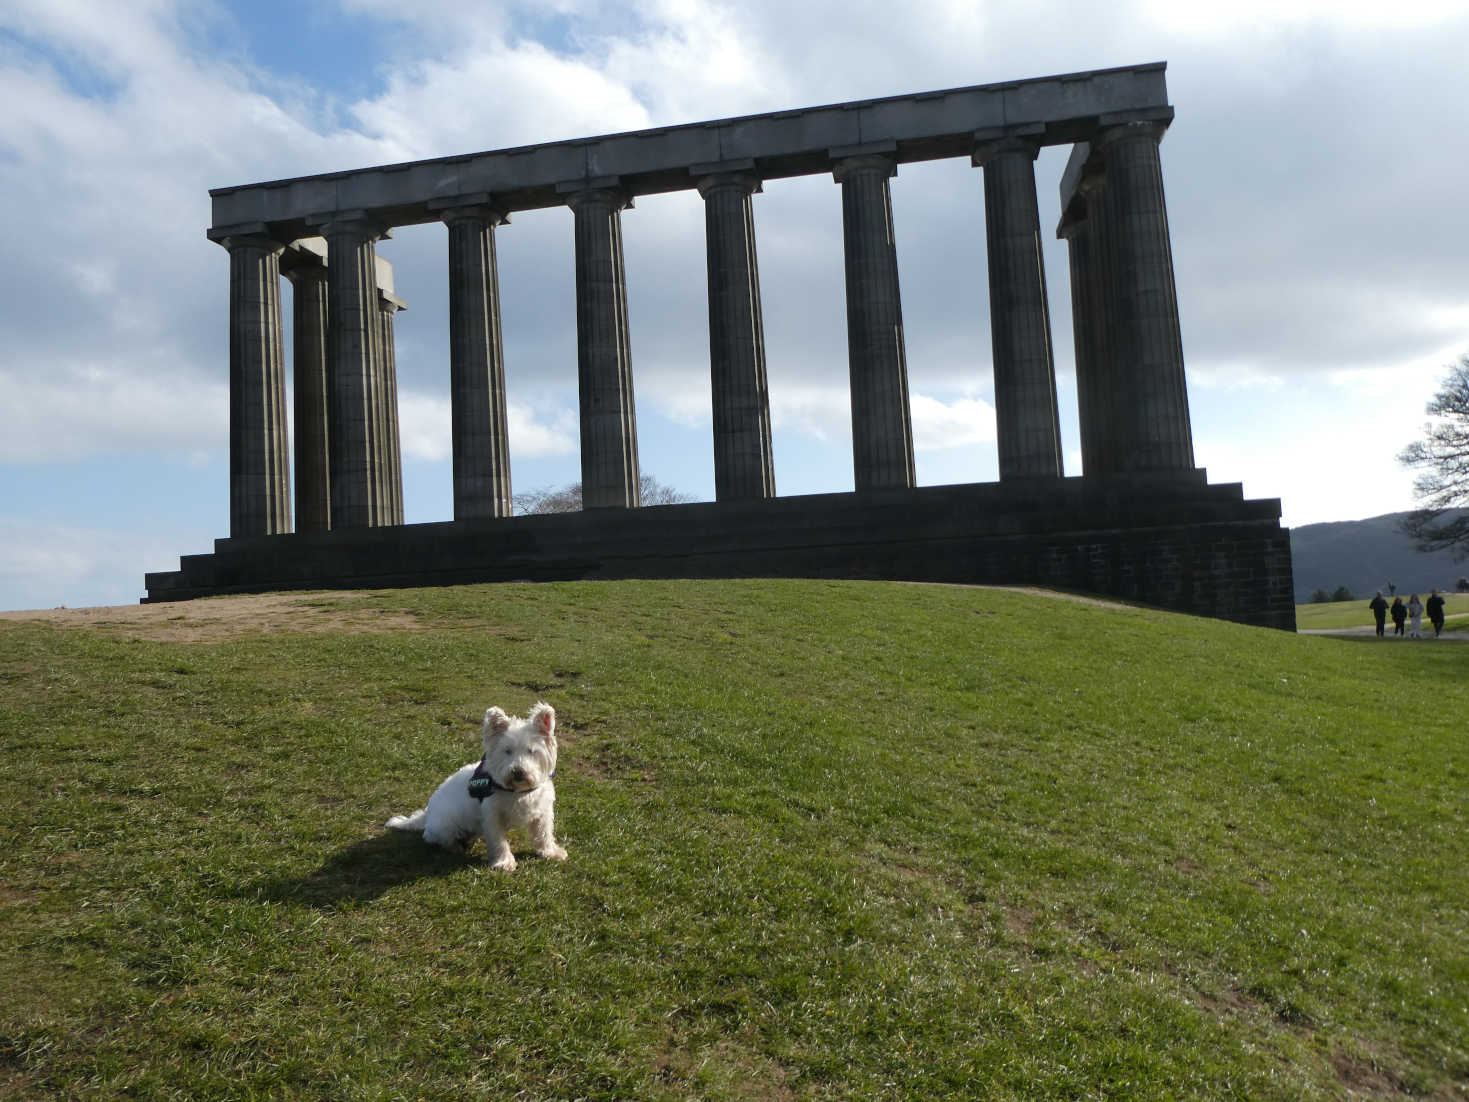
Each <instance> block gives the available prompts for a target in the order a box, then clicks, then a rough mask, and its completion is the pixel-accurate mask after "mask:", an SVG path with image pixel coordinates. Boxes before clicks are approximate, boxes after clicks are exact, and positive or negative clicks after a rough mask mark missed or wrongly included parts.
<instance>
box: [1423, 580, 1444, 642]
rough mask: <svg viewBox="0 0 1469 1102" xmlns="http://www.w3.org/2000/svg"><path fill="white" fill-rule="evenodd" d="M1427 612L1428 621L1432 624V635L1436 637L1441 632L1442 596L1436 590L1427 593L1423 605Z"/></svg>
mask: <svg viewBox="0 0 1469 1102" xmlns="http://www.w3.org/2000/svg"><path fill="white" fill-rule="evenodd" d="M1423 610H1424V611H1425V612H1427V613H1428V622H1429V623H1430V624H1432V625H1433V637H1434V638H1435V639H1437V638H1438V637H1439V636H1440V635H1442V634H1443V598H1442V597H1440V596H1439V593H1438V590H1436V589H1435V590H1434V591H1433V592H1432V593H1430V594H1429V595H1428V602H1427V603H1426V604H1425V605H1424V606H1423Z"/></svg>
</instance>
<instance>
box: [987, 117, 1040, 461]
mask: <svg viewBox="0 0 1469 1102" xmlns="http://www.w3.org/2000/svg"><path fill="white" fill-rule="evenodd" d="M1039 151H1040V145H1039V144H1038V143H1037V142H1035V141H1033V140H1028V139H1023V138H1022V139H1014V138H1012V139H1005V140H1001V141H995V142H988V143H986V144H984V145H981V146H980V147H979V148H978V149H976V150H975V153H974V158H973V163H974V164H975V165H976V166H982V167H983V169H984V215H985V241H986V245H987V252H988V255H989V274H990V337H991V341H992V345H993V349H994V379H995V423H996V429H997V432H998V437H999V459H1000V481H1002V482H1003V481H1005V480H1006V479H1010V478H1059V477H1060V476H1061V418H1060V414H1059V412H1058V410H1057V405H1056V369H1055V364H1054V361H1053V359H1052V354H1051V318H1050V312H1049V308H1048V306H1047V303H1046V272H1045V267H1044V264H1043V261H1042V259H1041V227H1040V213H1039V209H1038V207H1037V205H1036V198H1035V172H1034V169H1033V162H1034V161H1035V158H1036V154H1037V153H1038V152H1039Z"/></svg>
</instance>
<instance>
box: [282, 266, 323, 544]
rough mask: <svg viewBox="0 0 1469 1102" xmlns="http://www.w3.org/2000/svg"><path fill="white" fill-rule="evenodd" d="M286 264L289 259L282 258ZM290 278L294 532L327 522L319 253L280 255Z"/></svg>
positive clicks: (315, 528) (320, 529)
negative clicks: (294, 411) (294, 470)
mask: <svg viewBox="0 0 1469 1102" xmlns="http://www.w3.org/2000/svg"><path fill="white" fill-rule="evenodd" d="M287 259H289V261H290V263H289V264H287V263H286V260H287ZM281 267H282V271H283V272H284V273H285V276H286V278H287V279H289V280H290V281H291V287H292V292H291V329H292V350H291V351H292V355H291V361H292V373H293V375H294V380H295V381H294V386H293V390H294V398H295V410H296V531H298V532H325V531H326V530H327V529H329V528H330V527H331V526H332V524H331V504H332V499H331V476H330V473H329V472H330V469H331V468H330V458H329V457H330V450H329V445H328V437H327V407H328V390H327V384H326V377H327V278H326V264H325V262H324V260H323V258H322V257H320V256H317V255H316V254H315V253H314V252H310V251H309V250H306V249H298V248H296V247H294V246H293V248H292V249H291V250H290V251H288V252H287V254H286V257H284V258H283V259H282V266H281Z"/></svg>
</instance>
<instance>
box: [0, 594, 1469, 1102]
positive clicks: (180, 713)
mask: <svg viewBox="0 0 1469 1102" xmlns="http://www.w3.org/2000/svg"><path fill="white" fill-rule="evenodd" d="M245 600H247V601H248V600H250V599H245ZM274 600H275V602H276V603H275V604H274V605H272V606H270V613H269V615H268V616H267V615H265V614H264V613H262V614H261V616H260V618H259V619H258V620H255V621H252V620H251V619H250V617H249V616H244V615H241V613H240V609H241V608H242V607H245V608H248V607H250V606H248V605H245V606H242V605H241V604H240V603H239V602H238V601H237V600H236V599H224V600H219V601H200V602H191V603H189V604H186V605H179V606H147V612H146V614H145V613H143V612H135V611H134V610H123V611H126V612H128V613H129V614H128V615H127V616H124V615H122V612H119V614H118V615H117V616H116V617H112V618H109V617H101V618H100V619H99V618H96V617H94V618H93V621H92V622H90V623H85V622H78V623H75V624H73V625H71V626H57V625H56V624H46V623H19V624H17V623H13V622H5V623H0V685H3V686H4V689H3V692H4V696H3V700H4V704H5V706H4V708H3V709H0V740H3V745H4V747H5V749H6V752H5V754H4V755H3V756H0V793H3V801H4V802H3V816H0V824H3V825H0V961H3V964H0V1096H6V1095H9V1096H12V1097H25V1098H66V1099H78V1098H80V1099H88V1098H114V1097H123V1096H126V1097H150V1098H154V1097H188V1098H287V1097H289V1098H320V1099H378V1098H404V1097H425V1098H430V1097H432V1098H437V1097H483V1098H517V1097H524V1098H535V1099H562V1098H565V1099H572V1098H598V1099H600V1098H606V1099H612V1098H639V1099H682V1098H689V1097H699V1098H716V1099H717V1098H731V1099H750V1098H760V1099H785V1098H832V1099H836V1098H842V1099H849V1098H883V1099H892V1098H914V1099H919V1098H922V1099H930V1098H943V1097H953V1098H1057V1097H1071V1098H1091V1097H1139V1098H1148V1097H1156V1098H1228V1097H1234V1098H1241V1099H1244V1098H1248V1099H1272V1098H1278V1099H1298V1098H1303V1097H1345V1096H1347V1095H1348V1094H1352V1093H1355V1094H1358V1095H1371V1096H1377V1097H1396V1096H1408V1095H1434V1096H1436V1097H1440V1098H1454V1097H1463V1096H1464V1094H1465V1092H1466V1090H1469V1051H1466V1041H1465V1038H1469V911H1466V906H1469V904H1466V900H1469V833H1466V821H1465V820H1466V801H1465V795H1466V790H1469V765H1466V762H1465V755H1464V747H1465V737H1464V726H1463V717H1464V716H1465V715H1466V714H1469V688H1466V685H1469V678H1466V677H1465V671H1466V665H1469V647H1465V646H1463V645H1459V644H1439V645H1436V646H1430V645H1422V646H1412V647H1409V646H1391V647H1384V646H1378V645H1373V644H1371V643H1367V644H1364V643H1359V642H1354V641H1350V640H1339V639H1330V638H1320V637H1302V636H1296V635H1291V634H1286V633H1281V632H1273V631H1268V630H1262V629H1251V628H1245V627H1241V626H1238V625H1232V624H1225V623H1220V622H1217V621H1211V620H1203V619H1195V618H1190V617H1184V616H1178V615H1171V614H1165V613H1157V612H1152V611H1147V610H1140V609H1120V608H1115V607H1104V606H1100V605H1097V604H1092V603H1084V602H1075V601H1069V600H1062V599H1057V598H1052V597H1046V596H1039V595H1027V594H1024V593H1019V592H1013V591H1001V590H983V589H968V588H960V587H940V586H915V585H899V584H885V583H839V582H809V581H780V582H751V581H746V582H628V583H568V584H555V585H542V586H529V585H524V586H521V585H505V586H481V587H466V588H458V589H444V590H413V591H399V592H388V593H377V594H336V595H320V596H311V597H300V598H277V599H274ZM261 624H266V625H269V627H270V630H268V631H262V630H257V628H258V625H261ZM538 698H543V699H546V700H548V701H550V702H551V703H553V704H554V705H555V706H556V708H557V709H558V712H559V715H560V724H561V726H560V733H561V736H562V753H561V761H560V765H559V772H558V776H557V790H558V797H559V799H558V834H559V835H561V837H562V840H563V841H564V842H565V844H566V846H567V847H568V849H569V850H570V852H571V857H570V860H569V861H567V862H566V863H565V864H555V863H551V862H546V861H539V860H536V859H534V858H533V857H528V858H527V859H525V860H522V862H521V867H520V869H519V870H518V871H516V872H514V873H512V874H497V873H492V872H490V871H489V870H487V869H485V868H484V867H483V866H482V865H479V864H477V863H476V862H475V861H472V860H465V859H462V858H457V857H452V856H449V855H447V854H442V853H439V852H437V851H433V850H430V849H429V848H427V847H425V846H424V845H423V844H422V842H421V841H420V840H418V839H417V838H416V837H413V836H405V835H399V834H388V833H386V832H384V831H383V830H382V829H381V826H380V824H381V823H382V821H383V820H384V819H385V818H386V817H387V816H388V815H389V814H390V813H392V812H397V811H406V810H409V809H411V808H413V807H416V806H418V805H419V804H420V803H421V802H422V801H423V799H424V798H425V797H426V796H427V794H428V793H429V792H430V791H431V790H432V789H433V787H434V786H435V785H436V784H437V783H438V781H439V780H440V779H442V777H443V776H445V775H446V774H447V773H448V772H449V771H450V770H452V769H453V768H455V767H457V766H458V765H460V764H462V763H463V762H465V761H468V760H471V759H473V758H474V757H477V756H478V749H477V730H476V725H477V721H478V717H479V715H480V714H481V713H482V712H483V709H484V708H485V706H486V705H488V704H491V703H498V704H501V705H503V706H505V707H506V708H507V709H508V710H510V711H513V712H517V713H520V714H524V712H525V711H526V709H527V708H528V707H529V706H530V705H531V704H532V703H533V702H534V701H535V700H536V699H538ZM522 852H523V851H522Z"/></svg>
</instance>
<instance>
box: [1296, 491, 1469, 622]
mask: <svg viewBox="0 0 1469 1102" xmlns="http://www.w3.org/2000/svg"><path fill="white" fill-rule="evenodd" d="M1407 515H1408V514H1407V513H1387V514H1385V515H1383V516H1380V517H1368V518H1367V519H1366V520H1343V521H1335V522H1333V523H1330V524H1306V525H1302V526H1301V527H1300V528H1292V529H1291V532H1290V551H1291V560H1292V566H1293V571H1292V572H1293V574H1294V577H1295V587H1296V588H1295V595H1296V603H1297V604H1305V603H1306V602H1307V601H1309V600H1310V599H1311V594H1312V592H1314V591H1315V590H1317V589H1325V590H1326V591H1328V592H1331V591H1334V590H1335V589H1336V588H1337V586H1342V585H1344V586H1346V587H1347V588H1348V589H1350V590H1351V591H1352V594H1353V595H1354V596H1355V597H1359V598H1361V599H1362V600H1364V601H1365V600H1367V599H1369V598H1370V597H1371V596H1372V594H1373V593H1374V592H1375V591H1377V590H1379V589H1380V590H1382V591H1383V592H1384V593H1386V592H1387V586H1388V583H1389V582H1392V583H1394V584H1396V585H1397V587H1398V592H1399V593H1401V594H1403V598H1404V600H1406V599H1407V595H1408V594H1409V593H1422V594H1427V593H1428V591H1429V590H1431V589H1439V590H1443V591H1445V592H1448V591H1451V590H1453V588H1454V583H1455V582H1457V581H1458V580H1459V579H1460V578H1462V577H1465V576H1466V575H1469V561H1463V560H1460V561H1455V559H1454V556H1453V555H1452V554H1450V553H1449V552H1447V551H1436V552H1433V553H1432V554H1424V553H1423V552H1420V551H1417V550H1414V547H1413V541H1412V540H1410V539H1409V538H1408V537H1407V536H1405V535H1403V534H1402V533H1401V532H1399V531H1398V527H1397V525H1398V521H1399V520H1400V519H1402V518H1403V517H1405V516H1407Z"/></svg>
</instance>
